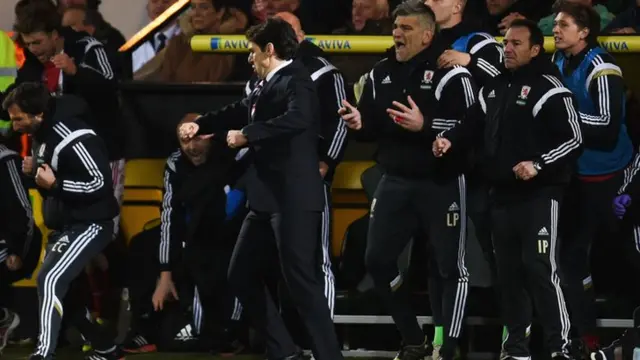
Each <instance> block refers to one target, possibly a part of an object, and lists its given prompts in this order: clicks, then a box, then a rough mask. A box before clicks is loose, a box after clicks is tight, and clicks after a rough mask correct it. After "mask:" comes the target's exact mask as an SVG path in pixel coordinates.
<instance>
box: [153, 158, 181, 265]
mask: <svg viewBox="0 0 640 360" xmlns="http://www.w3.org/2000/svg"><path fill="white" fill-rule="evenodd" d="M176 181H177V174H176V172H175V164H174V160H173V159H172V158H171V157H170V158H169V159H168V160H167V165H166V166H165V170H164V191H163V196H162V212H161V217H160V221H161V225H160V247H159V251H158V260H159V263H160V271H171V270H172V265H173V264H174V263H175V254H176V252H177V251H178V249H180V234H181V233H182V231H180V229H184V219H185V216H184V215H185V214H184V211H183V208H182V206H181V205H180V203H179V202H178V201H176V198H175V197H174V191H175V190H176V188H177V186H176V185H177V184H176Z"/></svg>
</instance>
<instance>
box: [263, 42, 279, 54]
mask: <svg viewBox="0 0 640 360" xmlns="http://www.w3.org/2000/svg"><path fill="white" fill-rule="evenodd" d="M264 51H265V52H266V53H267V55H269V56H273V55H275V53H276V49H275V46H273V43H267V46H265V47H264Z"/></svg>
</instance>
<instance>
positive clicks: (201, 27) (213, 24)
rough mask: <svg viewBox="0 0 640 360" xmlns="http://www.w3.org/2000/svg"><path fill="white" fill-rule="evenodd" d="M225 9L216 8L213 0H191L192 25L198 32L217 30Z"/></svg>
mask: <svg viewBox="0 0 640 360" xmlns="http://www.w3.org/2000/svg"><path fill="white" fill-rule="evenodd" d="M223 14H224V9H220V10H216V8H215V7H214V6H213V1H212V0H191V9H190V15H191V26H193V29H194V30H196V31H197V32H203V31H212V32H215V31H217V30H218V28H219V27H220V23H221V22H222V15H223Z"/></svg>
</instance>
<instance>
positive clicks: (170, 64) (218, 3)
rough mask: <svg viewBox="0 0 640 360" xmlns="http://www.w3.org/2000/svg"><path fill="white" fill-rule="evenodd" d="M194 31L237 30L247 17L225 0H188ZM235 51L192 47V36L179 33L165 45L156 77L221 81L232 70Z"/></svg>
mask: <svg viewBox="0 0 640 360" xmlns="http://www.w3.org/2000/svg"><path fill="white" fill-rule="evenodd" d="M188 16H189V18H190V19H191V21H190V23H191V26H192V27H193V30H194V32H195V34H237V33H241V32H242V30H244V29H245V27H246V26H247V17H246V15H244V14H243V13H241V12H240V11H234V12H231V11H230V9H229V8H228V7H227V6H226V5H225V2H224V0H191V9H190V11H189V14H188ZM234 61H235V56H234V55H221V54H206V53H197V52H193V51H191V36H189V35H187V34H185V33H184V32H182V33H180V34H179V35H177V36H176V37H174V38H173V39H171V41H169V45H168V46H167V49H166V53H165V56H164V61H163V63H162V65H161V67H160V71H159V73H158V76H157V80H159V81H162V82H220V81H225V80H226V79H227V78H228V77H229V76H230V75H231V74H232V72H233V65H234Z"/></svg>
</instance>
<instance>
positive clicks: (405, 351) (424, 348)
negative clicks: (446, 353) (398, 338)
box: [394, 339, 433, 360]
mask: <svg viewBox="0 0 640 360" xmlns="http://www.w3.org/2000/svg"><path fill="white" fill-rule="evenodd" d="M428 343H429V342H428V341H427V340H426V339H425V341H424V343H422V344H420V345H403V346H402V348H401V349H400V351H399V352H398V354H397V355H396V357H395V359H394V360H424V359H425V358H426V357H427V356H429V355H431V352H433V350H431V351H429V346H428Z"/></svg>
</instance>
